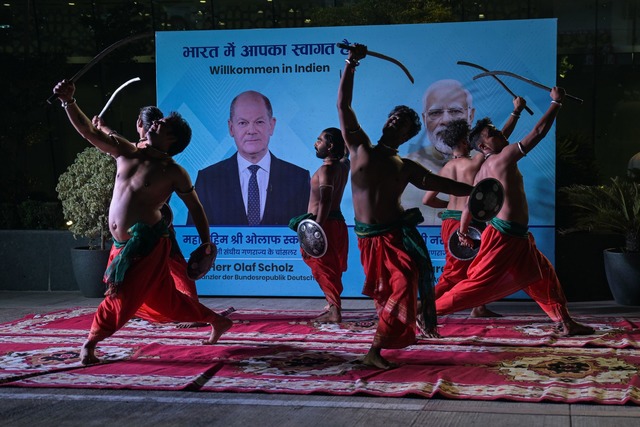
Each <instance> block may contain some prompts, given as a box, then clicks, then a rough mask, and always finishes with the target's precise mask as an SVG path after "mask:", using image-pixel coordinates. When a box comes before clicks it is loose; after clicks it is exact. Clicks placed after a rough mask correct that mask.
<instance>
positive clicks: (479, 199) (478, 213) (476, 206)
mask: <svg viewBox="0 0 640 427" xmlns="http://www.w3.org/2000/svg"><path fill="white" fill-rule="evenodd" d="M502 202H504V188H503V187H502V184H501V183H500V181H498V180H497V179H494V178H487V179H483V180H482V181H480V182H479V183H478V184H476V186H475V187H474V188H473V190H472V191H471V194H469V212H471V216H472V217H473V219H475V220H476V221H481V222H487V221H491V219H492V218H493V217H495V216H496V215H497V214H498V212H500V209H501V208H502Z"/></svg>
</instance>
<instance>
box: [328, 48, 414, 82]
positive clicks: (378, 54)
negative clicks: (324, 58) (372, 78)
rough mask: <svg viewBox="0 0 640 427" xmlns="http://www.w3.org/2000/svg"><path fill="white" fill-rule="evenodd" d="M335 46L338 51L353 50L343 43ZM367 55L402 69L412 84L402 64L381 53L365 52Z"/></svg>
mask: <svg viewBox="0 0 640 427" xmlns="http://www.w3.org/2000/svg"><path fill="white" fill-rule="evenodd" d="M336 46H338V47H339V48H340V49H345V50H353V46H349V45H348V44H344V43H336ZM367 55H369V56H374V57H376V58H380V59H384V60H385V61H389V62H391V63H394V64H396V65H397V66H398V67H400V68H402V71H404V73H405V74H406V75H407V77H409V80H411V83H413V76H412V75H411V73H410V72H409V70H408V69H407V67H405V66H404V64H403V63H402V62H400V61H398V60H397V59H395V58H392V57H390V56H387V55H384V54H382V53H378V52H374V51H371V50H367Z"/></svg>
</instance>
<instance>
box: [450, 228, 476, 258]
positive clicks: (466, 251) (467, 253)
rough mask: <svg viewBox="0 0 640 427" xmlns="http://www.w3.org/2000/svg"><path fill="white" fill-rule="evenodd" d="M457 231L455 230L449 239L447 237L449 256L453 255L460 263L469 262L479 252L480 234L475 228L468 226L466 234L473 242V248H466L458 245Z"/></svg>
mask: <svg viewBox="0 0 640 427" xmlns="http://www.w3.org/2000/svg"><path fill="white" fill-rule="evenodd" d="M458 230H459V229H458ZM458 230H456V232H455V233H452V234H451V237H449V252H451V255H453V257H454V258H456V259H459V260H460V261H469V260H472V259H474V258H475V257H476V255H477V254H478V251H479V250H480V236H482V233H481V232H480V230H478V229H477V228H475V227H471V226H470V227H469V232H468V233H467V234H468V235H469V237H470V238H471V240H473V247H468V246H463V245H461V244H460V239H459V238H458V233H457V231H458Z"/></svg>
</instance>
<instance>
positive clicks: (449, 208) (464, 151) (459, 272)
mask: <svg viewBox="0 0 640 427" xmlns="http://www.w3.org/2000/svg"><path fill="white" fill-rule="evenodd" d="M526 105H527V104H526V101H525V100H524V98H521V97H519V96H518V97H516V98H514V99H513V108H514V110H513V112H512V113H511V114H510V115H509V118H508V119H507V122H506V123H505V125H504V126H503V128H502V133H503V134H504V135H505V137H506V138H508V137H509V136H510V135H511V133H512V132H513V130H514V129H515V127H516V123H517V121H518V119H519V118H520V114H521V113H522V110H524V108H525V106H526ZM469 130H470V129H469V123H468V122H467V120H466V119H458V120H454V121H451V122H449V123H447V125H446V127H445V129H444V130H443V131H442V132H441V135H439V136H440V138H441V139H442V142H443V143H444V144H446V145H447V146H449V147H451V149H452V152H453V153H452V154H453V158H452V159H451V160H449V161H448V162H447V163H446V164H445V165H444V166H443V167H442V169H441V170H440V172H439V175H440V176H444V177H447V178H451V179H454V180H456V181H460V182H466V183H467V184H473V181H474V178H475V176H476V173H478V170H479V169H480V166H481V165H482V162H483V161H484V155H483V154H482V153H476V154H475V155H474V156H473V157H471V146H470V144H469ZM438 194H439V193H438V192H437V191H427V192H426V193H425V195H424V197H423V199H422V203H424V204H425V205H427V206H430V207H433V208H438V209H442V208H446V210H445V211H443V212H442V227H441V229H440V236H441V237H442V241H443V244H444V250H445V265H444V270H443V271H442V274H441V275H440V278H439V279H438V283H437V284H436V289H435V294H436V299H438V298H439V297H440V296H441V295H442V294H443V293H445V292H446V291H448V290H449V289H451V287H453V285H455V284H456V283H458V282H459V281H461V280H464V279H466V278H467V269H468V268H469V265H471V261H472V260H460V259H457V258H456V257H454V256H453V255H452V254H451V251H450V249H449V239H450V238H451V235H452V234H453V233H454V232H455V231H456V230H457V229H458V228H459V227H460V217H461V216H462V210H463V209H464V207H465V206H466V205H467V201H468V199H469V198H468V197H457V196H449V200H448V201H447V200H442V199H440V198H438V197H437V196H438ZM499 316H500V314H498V313H495V312H493V311H491V310H489V309H488V308H487V306H486V305H484V304H483V305H480V306H477V307H474V308H473V309H472V310H471V314H470V317H499Z"/></svg>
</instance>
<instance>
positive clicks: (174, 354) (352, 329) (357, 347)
mask: <svg viewBox="0 0 640 427" xmlns="http://www.w3.org/2000/svg"><path fill="white" fill-rule="evenodd" d="M93 312H94V309H92V308H76V309H71V310H64V311H59V312H54V313H48V314H44V315H32V316H27V317H25V318H23V319H21V320H17V321H14V322H9V323H5V324H0V386H5V387H6V386H12V387H58V388H109V389H118V388H123V389H138V390H192V391H195V390H198V391H202V392H220V391H226V392H266V393H287V394H310V393H324V394H331V395H354V394H365V395H374V396H387V397H393V396H410V395H413V396H422V397H434V396H437V397H443V398H449V399H476V400H497V399H503V400H511V401H525V402H541V401H554V402H563V403H575V402H590V403H601V404H618V405H620V404H625V403H635V404H638V403H640V389H639V387H640V381H639V376H638V371H639V369H640V368H639V367H640V344H639V341H640V328H639V325H640V318H622V317H609V318H603V317H579V318H577V320H578V321H580V322H582V323H586V324H589V325H591V326H593V327H595V328H596V330H597V332H596V333H595V334H594V335H591V336H586V337H567V338H565V337H560V336H558V334H557V333H556V332H555V330H554V328H553V324H552V323H551V322H550V321H549V319H548V318H547V317H546V316H543V315H527V316H509V317H503V318H494V319H469V318H467V317H466V316H460V315H452V316H445V317H441V318H440V319H439V321H440V329H439V330H440V333H441V335H442V336H443V338H441V339H428V340H427V339H425V340H422V339H421V340H419V341H418V342H417V344H416V345H413V346H410V347H407V348H406V349H403V350H384V351H383V355H384V356H385V357H386V358H387V359H389V360H390V361H392V362H395V363H398V364H399V367H398V368H396V369H392V370H389V371H382V370H378V369H373V368H370V367H367V366H364V365H362V363H361V360H362V357H363V355H364V354H365V353H366V352H367V350H368V348H369V346H370V344H371V340H372V337H373V332H374V331H375V326H376V317H375V313H374V312H373V311H371V310H361V311H358V310H352V311H346V312H344V313H343V323H341V324H339V325H335V324H320V323H315V322H313V321H312V320H311V319H312V318H313V317H315V316H317V315H318V314H319V313H318V312H311V311H268V310H246V309H245V310H239V311H236V312H235V313H233V314H231V315H230V316H229V317H230V318H231V319H233V321H234V326H233V327H232V328H231V330H229V332H227V333H226V334H225V335H223V337H222V338H221V340H220V342H219V343H218V344H216V345H213V346H205V345H202V344H201V343H200V340H201V339H203V338H206V337H208V335H209V328H208V327H204V328H195V329H179V328H176V327H175V326H174V325H172V324H151V323H148V322H146V321H142V320H138V319H134V320H132V321H130V322H129V323H128V324H127V325H126V326H125V328H123V329H122V330H120V331H118V332H117V333H116V334H115V335H114V336H113V337H111V338H108V339H107V340H105V341H104V342H103V343H101V345H99V346H98V350H97V352H96V353H97V356H98V357H100V358H101V359H102V363H100V364H97V365H93V366H89V367H84V366H82V365H80V363H79V359H78V355H79V352H78V350H79V348H80V346H81V345H82V343H83V342H84V340H85V337H86V334H87V331H88V330H89V326H90V324H91V318H92V315H93Z"/></svg>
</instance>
